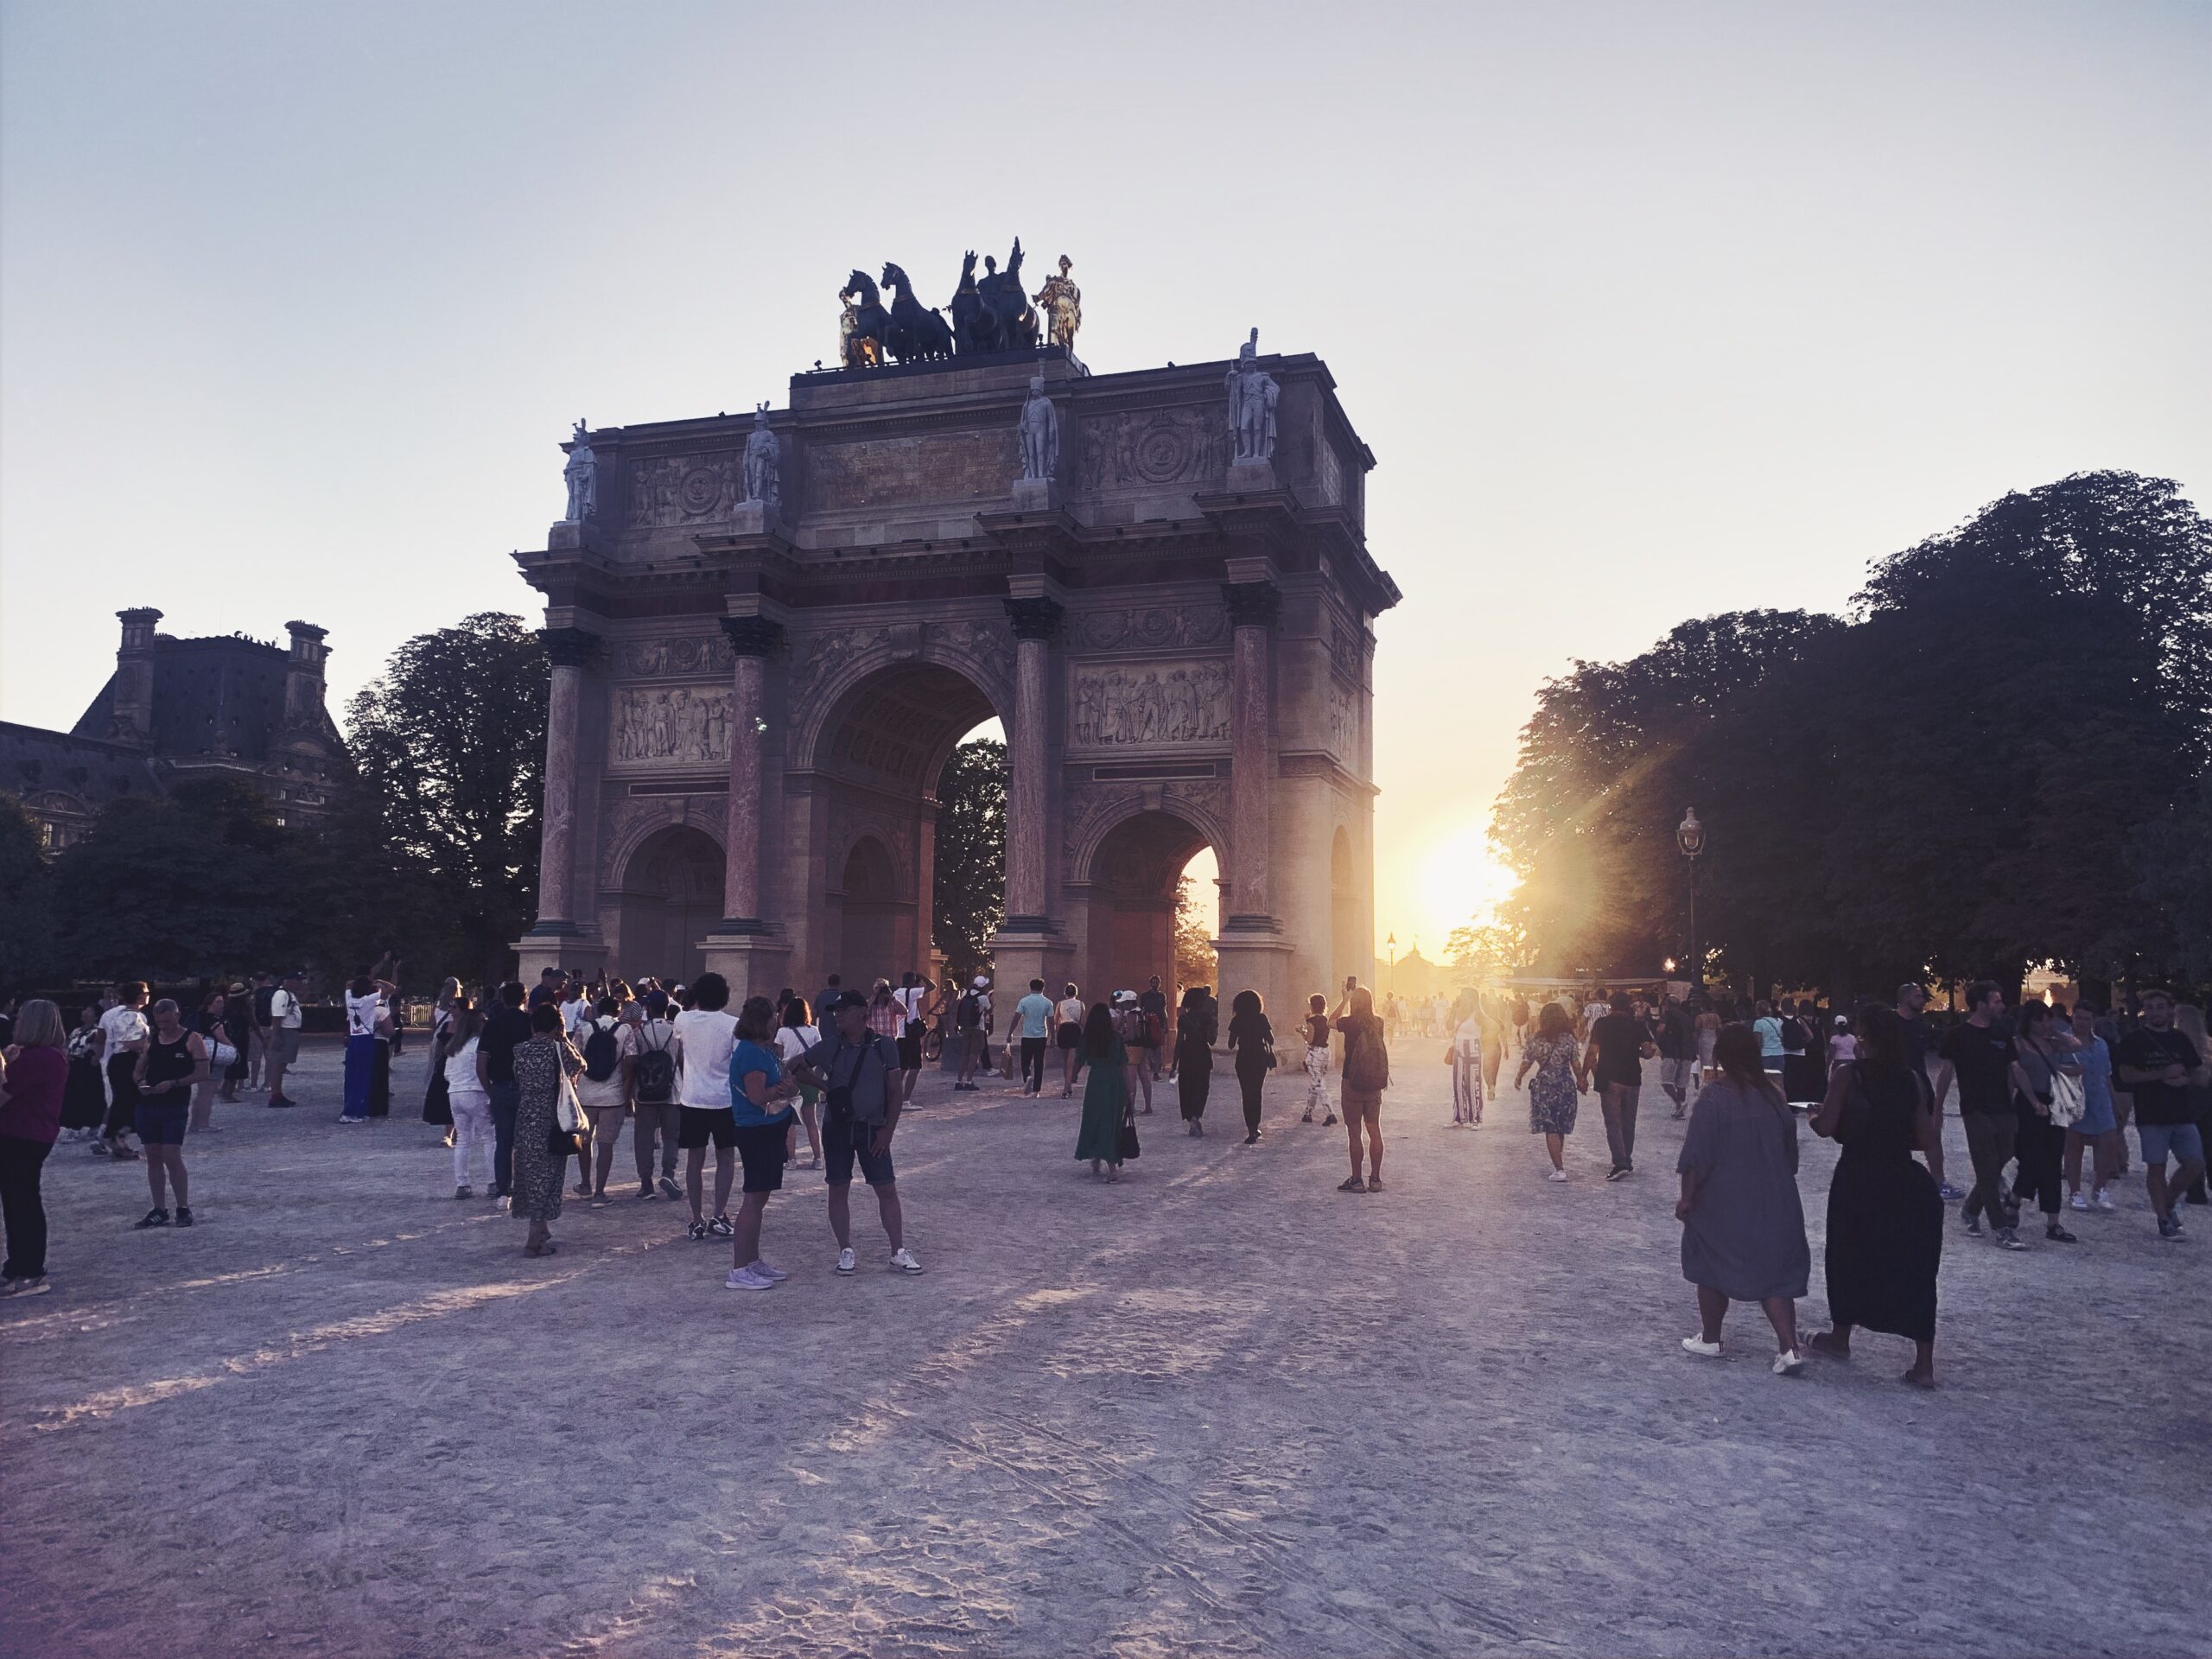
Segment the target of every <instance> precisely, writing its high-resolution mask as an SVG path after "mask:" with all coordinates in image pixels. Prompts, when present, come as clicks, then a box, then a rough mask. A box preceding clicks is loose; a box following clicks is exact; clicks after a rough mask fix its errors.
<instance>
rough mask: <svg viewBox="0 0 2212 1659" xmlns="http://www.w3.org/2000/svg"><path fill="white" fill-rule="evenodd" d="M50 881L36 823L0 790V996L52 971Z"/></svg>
mask: <svg viewBox="0 0 2212 1659" xmlns="http://www.w3.org/2000/svg"><path fill="white" fill-rule="evenodd" d="M53 885H54V884H53V880H52V873H51V872H50V871H49V870H48V868H47V862H46V856H45V854H44V852H43V851H42V850H41V848H40V845H39V834H38V826H37V825H36V824H35V823H33V822H32V821H31V817H30V815H29V813H27V812H25V811H24V810H23V809H22V804H21V803H19V802H18V801H17V800H16V798H15V797H14V796H12V795H0V995H12V994H14V993H16V992H17V991H20V990H21V989H22V988H23V987H25V986H27V985H29V984H32V983H33V982H35V981H36V980H37V979H39V978H40V977H41V976H44V975H46V974H49V973H51V972H52V971H53V970H54V953H53V930H54V906H53V897H54V894H53Z"/></svg>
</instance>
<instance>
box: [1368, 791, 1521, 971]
mask: <svg viewBox="0 0 2212 1659" xmlns="http://www.w3.org/2000/svg"><path fill="white" fill-rule="evenodd" d="M1419 868H1420V880H1419V883H1418V885H1417V886H1416V887H1415V889H1414V894H1413V895H1411V896H1412V897H1413V898H1414V900H1415V904H1416V906H1417V909H1418V912H1419V913H1418V914H1417V915H1411V916H1408V917H1406V918H1401V919H1399V920H1397V921H1395V922H1393V921H1392V920H1391V918H1389V917H1388V916H1377V917H1376V922H1377V924H1378V925H1383V926H1386V927H1391V926H1394V927H1395V929H1396V930H1397V932H1398V935H1399V938H1400V939H1401V940H1403V939H1404V938H1405V937H1406V935H1407V923H1408V922H1412V923H1414V925H1416V926H1417V927H1418V928H1419V930H1420V935H1421V939H1422V941H1423V945H1422V948H1423V950H1426V951H1427V952H1428V953H1429V954H1430V955H1433V956H1440V955H1441V954H1442V951H1443V946H1444V941H1445V939H1446V938H1447V937H1448V936H1449V935H1450V934H1451V931H1452V929H1453V928H1455V927H1459V926H1461V925H1465V923H1467V922H1469V921H1488V920H1490V919H1491V917H1492V916H1494V915H1495V914H1496V913H1497V907H1498V906H1499V905H1500V904H1502V903H1503V902H1504V900H1505V899H1508V898H1509V897H1510V896H1511V894H1512V892H1513V889H1514V887H1515V886H1516V884H1517V883H1518V881H1519V880H1520V878H1519V877H1517V876H1516V875H1515V874H1513V872H1512V871H1511V870H1510V869H1508V868H1506V867H1505V866H1504V865H1503V864H1501V863H1499V862H1498V861H1497V857H1496V855H1494V854H1492V853H1491V848H1490V840H1489V837H1488V836H1486V835H1485V834H1484V830H1483V826H1482V825H1481V824H1480V823H1469V824H1465V825H1462V826H1460V827H1459V828H1457V829H1452V830H1451V831H1449V832H1447V833H1446V835H1445V836H1443V837H1441V838H1440V840H1438V841H1437V842H1435V843H1434V844H1433V846H1432V847H1430V849H1428V851H1427V853H1426V854H1424V855H1422V856H1421V862H1420V867H1419ZM1430 941H1433V944H1432V943H1430Z"/></svg>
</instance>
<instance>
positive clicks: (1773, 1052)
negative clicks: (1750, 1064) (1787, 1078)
mask: <svg viewBox="0 0 2212 1659" xmlns="http://www.w3.org/2000/svg"><path fill="white" fill-rule="evenodd" d="M1782 1024H1783V1016H1782V1015H1781V1014H1779V1013H1778V1012H1777V1011H1776V1008H1775V1006H1774V1004H1773V1003H1771V1002H1770V1001H1767V1000H1766V999H1765V998H1764V997H1761V998H1759V999H1758V1001H1755V1002H1753V1003H1752V1004H1751V1032H1752V1034H1753V1035H1755V1036H1757V1037H1758V1039H1759V1065H1761V1067H1763V1068H1764V1070H1765V1071H1767V1072H1768V1073H1769V1074H1770V1075H1771V1076H1772V1077H1773V1078H1774V1086H1775V1087H1776V1088H1777V1089H1779V1088H1780V1087H1782V1079H1783V1067H1784V1064H1785V1059H1784V1051H1783V1046H1782Z"/></svg>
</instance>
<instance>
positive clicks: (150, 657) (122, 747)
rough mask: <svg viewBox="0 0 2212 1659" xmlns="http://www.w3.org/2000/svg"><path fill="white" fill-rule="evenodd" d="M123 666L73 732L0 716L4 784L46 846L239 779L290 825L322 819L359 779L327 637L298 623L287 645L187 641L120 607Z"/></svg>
mask: <svg viewBox="0 0 2212 1659" xmlns="http://www.w3.org/2000/svg"><path fill="white" fill-rule="evenodd" d="M116 615H117V619H118V620H119V621H120V622H121V623H122V625H123V633H122V639H121V640H120V642H119V643H118V645H117V648H116V653H115V672H114V673H113V674H112V675H111V676H110V677H109V679H108V682H107V683H106V684H105V685H104V686H102V687H101V688H100V691H99V696H96V697H94V698H93V699H92V703H91V705H90V706H89V707H87V708H86V710H85V712H84V714H83V715H81V716H80V717H79V719H78V721H77V723H76V725H75V726H73V728H70V729H69V730H68V731H67V732H55V731H48V730H43V729H41V728H37V727H31V726H18V725H16V724H13V723H12V722H9V721H0V790H4V791H7V792H8V793H10V794H11V795H13V796H15V797H16V799H17V800H18V801H20V802H21V803H22V807H23V810H25V811H26V812H28V813H29V815H30V817H31V820H32V822H33V823H35V824H36V825H37V826H38V829H39V834H40V836H41V840H42V841H43V842H44V843H45V845H46V847H47V849H48V851H49V852H58V851H60V849H63V848H65V847H67V846H68V845H69V844H70V843H71V842H74V841H76V840H77V839H79V837H80V836H83V835H84V833H85V832H86V830H87V829H89V828H90V827H91V826H92V821H93V820H94V819H95V818H96V817H98V816H99V813H100V811H101V810H103V809H104V808H105V807H106V806H107V805H108V804H110V803H111V802H113V801H117V800H122V799H129V798H133V797H138V798H153V797H158V796H161V795H163V794H166V793H167V792H168V791H170V790H171V789H174V788H175V787H176V786H177V785H181V784H184V783H188V782H190V781H192V780H194V779H205V778H233V779H238V780H239V781H241V782H244V783H246V784H248V785H251V786H252V787H253V788H255V789H257V790H258V791H261V792H262V793H263V794H264V795H265V796H267V797H268V798H269V801H270V807H271V809H272V810H273V811H274V813H275V816H276V817H277V820H278V821H279V822H280V823H312V822H314V821H315V819H317V818H319V817H321V816H322V815H323V813H324V812H326V811H327V810H328V808H329V805H330V800H331V793H332V791H333V790H334V789H335V788H336V787H337V786H338V785H340V783H341V782H342V781H343V780H344V779H345V778H346V776H348V775H349V773H350V766H349V764H348V762H347V760H346V747H345V743H344V741H343V740H342V739H341V738H340V736H339V734H338V728H337V727H336V726H335V725H334V723H333V722H332V721H331V718H330V715H329V712H328V710H327V709H326V708H325V706H324V670H323V664H324V661H325V659H326V658H327V656H328V655H329V649H328V647H327V646H326V645H324V644H323V640H324V639H325V637H326V631H325V630H323V629H321V628H319V627H316V626H314V625H313V624H311V623H307V622H288V623H287V624H285V627H286V628H287V630H288V631H289V634H290V644H289V647H287V646H284V645H272V644H269V643H267V642H265V641H263V640H259V639H247V638H245V636H244V635H239V634H227V635H219V636H215V637H213V638H207V639H177V638H175V636H173V635H170V634H166V633H162V632H159V630H158V627H157V625H158V624H159V623H160V621H161V620H162V613H160V612H159V611H156V610H152V609H147V608H137V609H132V610H127V611H118V613H116Z"/></svg>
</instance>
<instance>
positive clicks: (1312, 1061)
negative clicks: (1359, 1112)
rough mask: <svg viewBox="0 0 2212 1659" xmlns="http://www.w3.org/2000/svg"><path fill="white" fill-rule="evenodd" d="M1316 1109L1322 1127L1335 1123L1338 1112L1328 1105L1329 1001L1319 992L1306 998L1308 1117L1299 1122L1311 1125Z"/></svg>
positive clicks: (1303, 1117)
mask: <svg viewBox="0 0 2212 1659" xmlns="http://www.w3.org/2000/svg"><path fill="white" fill-rule="evenodd" d="M1316 1106H1319V1108H1320V1109H1321V1110H1322V1113H1323V1116H1322V1119H1321V1127H1322V1128H1329V1127H1331V1126H1332V1124H1334V1123H1335V1122H1336V1121H1337V1114H1336V1109H1335V1108H1334V1107H1332V1106H1331V1105H1330V1104H1329V999H1328V998H1327V997H1325V996H1324V995H1321V993H1320V992H1319V991H1316V992H1314V993H1313V995H1311V996H1309V997H1307V998H1306V1115H1305V1116H1302V1117H1300V1119H1299V1120H1298V1121H1299V1122H1301V1123H1311V1122H1313V1109H1314V1108H1315V1107H1316Z"/></svg>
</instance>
